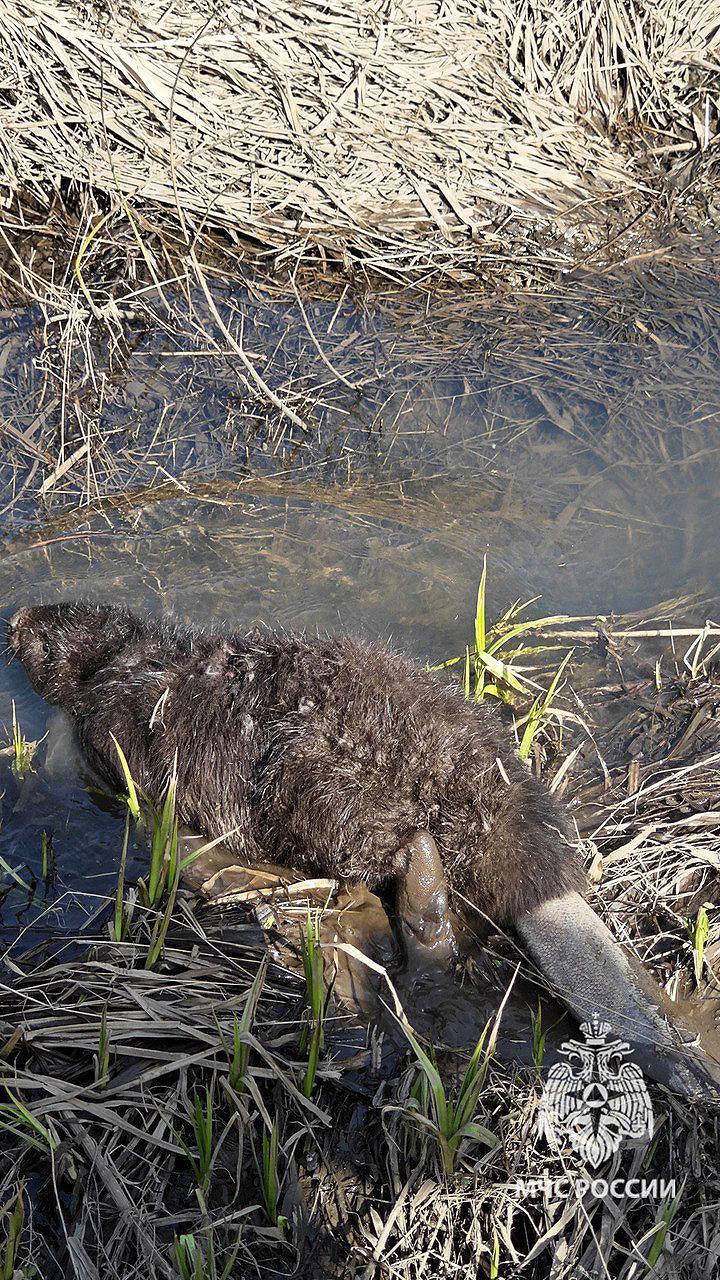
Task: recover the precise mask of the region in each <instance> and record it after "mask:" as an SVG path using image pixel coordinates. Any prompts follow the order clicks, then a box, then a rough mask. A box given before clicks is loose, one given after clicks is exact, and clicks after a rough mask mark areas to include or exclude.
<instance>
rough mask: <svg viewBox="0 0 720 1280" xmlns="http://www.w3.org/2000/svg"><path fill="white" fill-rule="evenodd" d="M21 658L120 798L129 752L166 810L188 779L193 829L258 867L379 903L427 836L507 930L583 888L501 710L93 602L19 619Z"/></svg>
mask: <svg viewBox="0 0 720 1280" xmlns="http://www.w3.org/2000/svg"><path fill="white" fill-rule="evenodd" d="M9 642H10V648H11V650H12V651H13V652H14V653H17V654H18V655H19V656H20V658H21V659H22V662H23V665H24V666H25V668H26V670H27V672H28V674H29V676H30V679H31V681H32V683H33V685H34V687H35V689H36V690H37V691H38V693H40V694H42V695H43V697H45V698H46V699H47V701H48V702H51V703H54V704H56V705H58V706H60V707H62V708H63V709H64V710H65V711H66V712H68V713H69V715H70V716H71V718H72V721H73V723H74V727H75V731H76V733H77V738H78V741H79V744H80V747H81V749H82V751H83V752H84V754H85V756H86V758H87V759H88V761H89V762H90V764H91V765H92V766H93V767H94V769H95V770H96V771H97V772H98V773H99V774H100V775H101V776H102V777H104V778H105V779H106V780H107V781H108V782H109V783H110V784H111V785H113V786H121V785H122V774H121V772H120V768H119V764H118V756H117V752H116V749H115V746H114V744H113V741H112V737H113V736H114V737H115V738H116V739H117V741H118V742H119V743H120V745H121V746H122V749H123V751H124V753H125V755H126V757H127V760H128V763H129V766H130V770H131V772H132V775H133V778H134V779H135V781H136V783H138V784H139V786H141V787H142V788H143V789H144V790H145V792H146V793H147V794H148V795H149V796H150V797H151V798H152V799H154V800H159V799H160V798H161V796H162V794H163V792H164V790H165V787H166V785H167V781H168V778H169V776H170V774H171V772H172V770H173V767H174V762H176V767H177V798H178V799H177V804H178V813H179V816H180V818H181V819H182V821H183V822H185V823H187V825H188V826H191V827H194V828H196V829H197V830H198V831H200V832H202V833H204V834H205V835H207V836H209V837H213V838H214V837H217V836H221V835H225V834H226V833H230V834H228V835H227V843H228V845H229V846H230V847H231V848H232V849H233V850H234V851H236V852H237V853H241V854H242V856H243V858H244V859H245V860H248V861H251V860H253V859H258V858H264V859H272V860H274V861H279V862H283V863H287V864H289V865H291V866H294V867H297V868H298V869H307V870H311V871H313V872H316V873H320V874H326V875H331V876H337V877H339V878H341V879H347V880H362V881H364V882H365V883H366V884H367V885H368V886H369V887H370V888H375V887H376V886H378V885H380V884H381V883H382V882H383V881H388V880H392V879H397V878H399V877H402V876H403V874H404V873H405V872H406V871H407V861H408V856H409V855H408V839H409V837H410V836H411V834H412V832H413V831H417V830H421V831H427V832H429V833H430V834H431V835H432V836H433V837H434V839H435V841H436V844H437V847H438V850H439V852H440V857H441V860H442V863H443V867H444V869H445V873H446V876H447V879H448V882H449V885H450V887H451V888H452V889H453V890H455V891H456V892H457V893H459V894H460V895H462V897H463V898H466V899H467V900H468V901H469V902H470V903H471V904H472V905H473V906H474V907H476V908H478V909H479V910H480V911H482V912H483V913H484V914H485V915H487V916H488V917H490V918H491V919H492V920H494V921H495V922H497V923H499V924H503V923H506V922H508V921H510V920H512V919H513V918H515V917H516V916H517V915H518V914H519V913H521V912H526V911H531V910H532V909H533V908H534V907H535V906H536V905H537V904H539V903H541V902H543V901H544V900H546V899H547V898H551V897H555V896H557V895H558V894H561V893H563V892H565V891H566V890H571V889H575V888H577V887H578V885H579V883H580V875H579V872H578V870H577V867H576V865H575V861H574V856H573V850H572V845H571V843H570V840H569V838H568V826H567V820H566V817H565V815H564V812H563V810H562V809H561V807H560V806H559V805H558V804H557V803H556V802H555V801H554V800H553V798H552V797H551V796H550V795H549V793H548V792H547V791H546V790H545V789H544V787H542V786H541V785H540V783H539V782H538V781H537V780H536V779H534V778H533V777H532V776H530V774H529V773H528V772H527V770H526V769H525V768H524V767H523V765H522V764H521V763H520V762H519V761H518V760H517V759H516V757H515V756H514V754H513V752H512V751H511V750H509V749H508V745H507V741H506V733H505V731H504V730H503V728H502V726H501V723H500V721H499V719H498V717H497V715H496V714H495V712H494V711H493V710H491V709H490V708H489V707H487V706H485V705H483V704H480V705H472V704H470V703H469V702H467V701H466V700H465V699H464V698H463V696H462V693H461V691H460V690H459V689H457V688H451V687H449V686H448V685H447V684H444V683H442V682H441V681H440V680H439V679H438V678H436V677H435V676H434V675H432V674H430V673H428V672H427V671H425V670H423V668H422V667H420V666H419V665H417V664H416V663H414V662H412V661H410V660H409V659H408V658H405V657H401V656H399V655H398V654H396V653H392V652H390V651H389V650H388V649H386V648H383V647H380V646H378V645H372V644H367V643H364V642H363V641H360V640H356V639H351V638H350V637H347V636H341V637H305V636H299V635H288V634H284V633H272V632H268V631H261V630H254V631H252V632H251V633H250V634H248V635H240V634H233V633H227V634H226V633H224V632H214V631H213V632H204V631H194V630H190V629H189V628H187V627H184V626H178V625H175V624H173V623H171V622H167V621H158V620H156V619H154V618H143V617H139V616H137V615H136V614H133V613H131V612H130V611H128V610H126V609H123V608H117V607H114V606H108V605H90V604H83V603H69V604H58V605H47V606H37V607H35V608H32V609H24V610H20V612H19V613H18V614H17V615H16V616H15V618H14V619H13V622H12V623H11V626H10V633H9Z"/></svg>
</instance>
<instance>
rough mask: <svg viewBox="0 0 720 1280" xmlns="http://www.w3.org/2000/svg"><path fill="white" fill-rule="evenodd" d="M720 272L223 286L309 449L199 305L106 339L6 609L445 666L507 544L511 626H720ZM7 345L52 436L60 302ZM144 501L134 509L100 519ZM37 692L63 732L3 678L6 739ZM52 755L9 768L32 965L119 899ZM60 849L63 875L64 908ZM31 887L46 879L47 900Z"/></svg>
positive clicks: (90, 811)
mask: <svg viewBox="0 0 720 1280" xmlns="http://www.w3.org/2000/svg"><path fill="white" fill-rule="evenodd" d="M716 261H717V255H716V253H715V247H714V246H707V245H705V246H699V247H698V246H696V247H695V249H694V250H693V252H692V253H690V252H689V251H687V250H683V251H682V252H680V251H679V250H672V251H668V252H667V253H666V254H664V255H663V254H660V255H659V256H657V257H655V258H651V260H650V261H645V260H642V261H640V262H637V263H635V264H633V265H631V266H630V267H628V268H627V269H625V270H621V271H615V272H613V273H611V274H606V275H604V276H601V277H595V278H593V277H590V276H586V277H581V276H577V275H576V276H574V277H572V278H569V279H568V281H567V283H566V285H565V286H564V288H563V289H562V290H561V291H558V292H557V293H556V294H555V295H553V296H549V297H545V298H539V299H532V298H519V299H517V298H515V299H500V300H495V301H488V300H482V301H481V300H476V301H473V300H472V299H471V298H463V299H459V300H458V299H456V300H453V301H452V302H450V301H442V302H437V303H433V304H432V305H431V304H429V303H428V302H427V300H426V299H424V298H423V297H422V296H421V295H420V294H418V295H416V296H414V297H410V298H403V299H396V300H395V301H394V302H392V303H390V302H388V300H387V299H384V300H381V299H372V298H371V299H365V300H364V301H363V302H362V303H360V302H358V301H356V300H353V298H352V296H351V295H350V293H349V292H346V293H344V294H341V295H339V296H338V297H336V298H330V299H328V298H327V297H314V298H313V297H306V298H305V301H304V303H303V304H302V305H299V304H298V302H297V301H296V300H295V298H294V297H292V298H291V300H290V302H288V301H287V300H279V299H277V298H275V297H270V296H266V295H263V294H261V293H260V292H259V291H256V292H255V293H254V294H253V295H252V296H251V295H250V294H247V293H246V294H244V295H239V296H232V295H231V293H230V292H229V291H226V292H225V293H223V292H222V291H220V292H218V294H217V305H218V307H219V309H220V311H221V314H222V315H223V318H224V322H225V323H226V324H227V325H229V326H230V327H231V328H232V329H233V332H238V330H237V319H238V315H239V314H240V312H242V314H243V316H244V329H243V343H244V348H245V350H246V351H247V352H248V353H250V354H251V355H252V358H253V361H254V362H255V363H256V366H257V368H258V369H259V370H261V372H262V377H263V379H264V380H265V381H266V382H267V383H268V384H269V385H270V386H272V388H273V390H274V391H275V392H276V394H277V395H279V396H280V398H281V399H282V400H284V401H285V402H286V403H288V404H292V406H293V407H294V409H295V410H296V411H297V412H299V413H301V416H303V417H304V419H305V420H306V421H307V423H308V424H309V425H308V427H307V429H306V430H305V431H301V430H300V429H299V428H297V427H296V426H295V425H293V424H292V423H290V422H288V420H287V419H283V417H282V416H281V415H278V413H277V412H275V411H274V410H273V411H272V412H270V414H267V413H266V406H265V405H264V404H263V400H262V396H261V395H260V394H259V392H258V390H257V387H255V386H253V385H251V384H249V383H248V380H247V378H246V377H245V376H244V373H243V367H242V366H241V365H240V364H239V362H238V361H237V359H235V357H234V356H233V355H232V353H230V354H227V343H223V341H222V335H221V334H218V332H217V329H216V327H214V326H213V324H212V322H211V321H210V320H208V317H207V315H205V314H203V312H202V308H201V305H200V303H199V302H198V301H197V300H194V302H193V306H192V308H186V309H185V311H184V313H183V314H184V321H183V323H184V329H183V330H181V331H178V330H177V329H172V330H170V329H169V327H168V325H167V324H166V323H165V322H164V321H163V320H162V317H161V316H160V314H159V313H158V316H157V317H156V320H155V321H152V320H146V321H145V322H143V325H140V324H136V325H135V328H134V330H133V333H132V339H133V340H132V343H131V350H130V351H129V353H128V354H127V357H126V358H125V359H123V360H120V361H118V359H117V357H116V358H115V363H114V365H113V366H112V367H111V366H110V364H109V363H108V357H107V353H106V352H105V351H104V350H103V349H102V348H101V347H100V346H98V350H97V352H96V353H95V355H96V361H97V368H96V377H95V389H93V388H92V387H90V388H88V386H87V385H85V386H84V388H83V389H82V392H81V394H80V396H79V398H78V400H77V409H76V416H75V417H74V416H73V411H72V409H71V408H68V407H67V406H65V407H64V408H63V407H62V406H61V408H58V407H57V406H56V408H55V409H54V410H52V412H53V413H54V414H55V418H56V420H57V430H58V432H62V433H65V455H64V456H65V457H66V458H67V457H69V456H70V455H71V454H72V452H73V450H74V449H75V448H76V446H77V439H78V436H77V434H75V435H73V431H75V432H76V433H77V431H78V430H79V429H80V427H82V428H83V430H85V432H86V435H85V437H82V436H81V437H80V438H87V439H90V441H91V445H92V447H91V449H90V451H89V452H88V453H86V454H85V455H84V456H83V457H82V458H81V459H80V461H79V462H78V464H77V465H76V466H73V467H70V468H68V470H67V471H66V472H65V473H64V474H63V475H62V477H60V478H59V479H58V480H56V481H53V482H52V483H51V484H49V485H47V487H46V491H45V494H44V496H43V499H42V503H40V502H38V500H37V497H33V496H32V495H33V494H35V495H37V489H38V484H39V482H40V480H41V478H42V477H44V478H45V480H47V478H48V477H52V473H53V467H54V463H53V462H51V461H50V460H49V461H43V462H42V465H41V467H40V470H39V472H38V471H37V470H36V472H35V473H34V474H35V478H34V479H33V480H32V482H30V483H28V485H27V488H26V489H25V490H23V484H24V482H25V481H26V480H27V479H28V477H29V476H30V474H31V471H32V465H33V462H34V461H36V455H35V454H33V453H32V450H31V451H29V452H28V451H27V450H26V449H25V447H24V446H23V445H22V444H18V441H17V437H16V436H15V437H10V438H8V437H6V442H7V447H6V452H5V455H4V457H3V459H2V467H1V468H0V481H1V482H2V484H3V485H4V486H5V490H4V495H3V496H2V503H0V505H2V506H7V509H6V510H5V513H4V515H3V521H4V526H3V530H2V536H3V540H2V544H0V599H1V600H2V601H3V603H4V605H5V607H6V612H8V613H9V612H10V611H11V609H12V608H13V607H16V606H17V605H19V604H21V603H26V602H28V601H38V600H43V601H50V600H54V599H59V598H63V597H71V596H77V595H85V596H91V597H93V598H96V599H112V600H118V601H123V602H127V603H131V604H133V605H136V606H138V607H139V606H143V607H147V608H150V609H153V610H157V611H162V612H172V613H174V614H175V615H177V616H178V617H180V618H183V619H186V620H188V621H193V622H196V623H201V624H202V625H210V624H212V623H214V622H220V621H225V620H229V621H231V622H232V623H233V624H234V625H237V626H238V627H243V626H245V625H247V624H249V623H252V622H255V621H258V620H261V621H263V622H266V623H269V624H277V625H281V626H284V627H306V628H311V629H315V628H320V629H323V628H329V629H349V630H361V631H363V632H364V633H365V634H367V635H369V636H371V637H379V638H381V639H388V638H390V639H392V641H393V642H394V643H395V644H396V645H397V646H399V647H401V648H403V649H407V650H409V651H411V652H413V653H415V654H416V655H417V656H418V657H419V658H421V659H422V660H426V659H431V660H436V661H437V660H440V659H442V658H444V657H447V656H450V655H453V654H456V653H460V652H462V651H463V649H464V646H465V643H466V641H467V639H468V636H469V631H470V620H471V616H472V612H473V606H474V596H475V592H476V590H477V582H478V578H479V575H480V572H481V568H482V559H483V555H484V554H485V553H486V552H487V554H488V557H489V568H490V587H489V607H490V612H491V613H492V612H495V611H497V610H498V609H501V608H505V607H506V606H507V605H508V603H510V602H511V601H512V600H514V599H516V598H521V599H523V600H525V599H530V598H532V597H535V596H538V595H541V596H542V600H541V601H538V602H537V603H536V604H535V605H534V606H533V608H534V609H535V610H537V611H539V612H541V613H555V612H569V613H572V614H574V615H575V614H578V615H585V614H588V615H590V614H592V615H595V614H602V615H607V614H610V613H612V612H613V611H626V610H632V611H646V612H647V613H648V614H649V615H650V614H653V613H655V612H657V613H658V615H659V616H662V614H663V610H662V609H661V608H660V609H657V606H658V605H659V604H660V602H662V601H674V600H676V599H677V598H679V597H680V598H683V599H687V598H689V597H696V598H697V599H696V601H695V602H693V601H689V602H688V603H687V604H685V605H684V606H681V609H680V612H681V614H683V615H684V616H685V617H687V618H688V620H690V621H700V622H702V621H703V620H704V618H705V617H706V616H712V615H713V611H715V610H716V607H717V605H716V602H717V599H718V595H720V570H719V569H718V561H717V554H716V548H717V546H718V541H719V535H720V504H719V503H718V501H717V499H718V494H719V492H720V435H719V433H718V427H719V426H720V352H719V346H718V335H719V334H720V303H718V301H717V297H718V292H717V270H716V266H715V263H716ZM3 334H4V336H3V338H2V341H1V342H0V363H1V364H2V369H3V382H2V388H1V389H0V399H1V400H2V406H1V407H2V410H3V412H4V416H5V420H6V422H10V423H11V424H12V425H13V426H14V427H15V428H16V430H20V431H25V432H26V433H30V434H31V431H32V425H33V423H37V417H38V413H39V412H41V407H42V404H43V403H47V402H48V401H51V400H52V394H51V393H52V380H50V381H49V382H48V381H47V380H46V379H47V370H48V367H50V366H51V365H52V354H53V353H52V343H53V342H54V341H55V339H54V337H53V335H52V333H48V332H45V333H43V329H42V324H41V317H40V316H39V315H38V314H37V313H36V312H35V311H33V310H32V309H29V310H26V311H18V310H15V311H13V310H7V311H6V312H5V314H4V329H3ZM208 335H209V336H208ZM223 346H224V348H225V354H223V353H222V352H220V353H219V352H218V348H222V347H223ZM318 347H320V348H321V349H322V352H323V357H321V356H320V354H319V352H318ZM208 351H210V352H211V354H207V352H208ZM203 353H205V354H203ZM328 363H329V364H330V365H331V366H332V368H333V369H334V370H335V371H339V372H340V373H341V374H342V377H343V378H344V379H345V380H344V381H338V380H337V379H335V378H334V376H333V373H332V372H331V369H330V368H329V367H328ZM98 370H99V372H98ZM101 374H104V375H105V376H104V377H103V376H100V375H101ZM48 388H49V389H48ZM98 388H99V390H98ZM43 395H44V396H45V400H44V401H43V400H42V396H43ZM58 414H62V416H61V417H58V416H57V415H58ZM100 426H102V427H103V430H106V431H111V432H112V433H113V434H110V435H108V436H106V437H104V438H101V435H100ZM90 427H92V431H94V432H95V435H93V433H92V431H90ZM88 432H89V434H88ZM57 438H58V439H59V438H60V437H59V436H58V437H57ZM32 439H33V440H34V441H35V444H36V445H37V443H38V439H39V437H37V435H32ZM46 439H47V438H46V437H43V441H46ZM44 447H45V444H43V448H44ZM36 452H37V450H36ZM54 459H55V461H56V460H57V455H54ZM153 484H154V485H160V486H161V487H157V488H155V489H153V488H152V487H150V486H151V485H153ZM123 490H125V491H126V492H127V491H128V490H130V491H131V496H130V497H126V500H125V501H124V502H122V503H119V504H114V505H109V504H108V503H105V504H104V505H103V503H102V502H101V501H100V499H101V498H103V497H105V496H106V495H107V494H108V493H110V494H112V493H115V494H120V493H122V491H123ZM666 612H667V611H666ZM677 616H678V614H677V611H676V612H675V617H676V619H677ZM715 616H717V615H715ZM13 702H14V704H15V708H16V714H17V717H18V721H19V723H20V725H21V727H22V730H23V732H24V733H25V734H26V735H27V736H28V737H29V738H31V739H42V738H43V735H44V734H45V733H46V731H47V728H48V711H47V708H46V707H45V706H44V704H43V703H42V701H41V700H40V699H39V698H37V697H36V696H35V695H34V694H33V693H32V691H31V690H30V689H29V687H28V684H27V681H26V680H25V678H24V675H23V672H22V670H21V669H20V667H19V666H18V665H17V664H15V665H13V666H9V667H3V668H2V669H0V727H4V740H5V741H8V739H9V731H10V726H11V722H12V704H13ZM51 742H53V743H54V748H53V750H52V751H51V753H50V754H51V760H50V767H48V763H47V759H46V755H47V751H48V740H46V741H45V742H44V743H42V744H41V746H40V747H39V749H38V754H37V757H36V772H35V773H32V774H30V775H29V776H28V778H27V779H26V780H25V782H24V783H22V784H18V782H17V780H16V778H15V777H14V776H13V775H12V773H11V770H10V762H9V757H8V756H5V757H2V758H0V770H1V776H2V781H1V782H0V789H1V790H2V792H3V796H2V826H1V828H0V856H1V857H2V858H3V860H4V863H5V864H6V865H5V866H4V867H3V866H2V865H0V891H1V892H5V891H6V892H5V899H4V903H3V907H2V913H3V916H2V918H3V928H4V932H5V938H6V942H7V943H8V944H13V945H14V946H16V947H17V946H24V945H26V944H28V943H35V942H37V941H38V940H39V939H40V938H41V937H43V936H44V935H45V933H46V932H47V931H51V932H52V931H55V930H56V929H61V930H62V929H70V930H71V931H77V930H78V929H79V928H81V927H83V926H84V925H86V924H87V921H88V919H90V918H91V917H92V915H93V912H94V911H95V910H96V908H97V906H98V903H99V902H100V901H101V900H102V896H103V895H104V894H105V893H107V892H108V891H109V890H111V889H112V887H113V886H114V883H115V875H116V868H117V860H118V855H119V848H120V837H121V830H120V826H119V823H118V819H117V817H116V816H114V815H113V814H111V813H108V812H105V811H103V810H102V809H100V808H98V806H97V805H96V804H95V802H94V800H93V799H91V798H90V796H89V795H88V793H87V792H86V791H85V790H84V789H83V787H82V785H81V784H80V781H79V778H78V772H77V768H76V765H75V764H74V762H73V761H72V759H71V758H70V756H69V753H68V751H67V749H66V747H65V746H64V744H63V740H62V738H60V739H59V740H58V739H57V737H56V736H55V731H53V737H52V739H51ZM43 831H45V832H47V833H48V834H51V835H52V842H53V853H54V857H55V860H56V865H57V883H56V884H55V885H54V886H52V887H49V888H48V889H47V891H45V889H44V888H43V886H42V883H41V847H42V833H43ZM133 858H134V861H133V865H132V867H131V868H130V871H131V874H132V873H133V872H137V871H138V870H139V869H140V867H141V865H142V854H141V853H140V852H139V851H135V852H134V854H133ZM8 868H13V869H14V870H15V872H16V874H17V875H18V876H20V877H21V879H22V880H24V881H25V882H26V884H32V881H33V878H34V880H35V881H37V888H36V891H35V893H34V895H33V894H32V893H28V890H27V889H26V888H24V887H22V886H21V885H20V884H18V883H17V881H16V880H13V877H12V875H11V873H10V872H9V870H8Z"/></svg>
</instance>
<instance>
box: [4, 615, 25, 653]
mask: <svg viewBox="0 0 720 1280" xmlns="http://www.w3.org/2000/svg"><path fill="white" fill-rule="evenodd" d="M29 617H30V610H29V609H28V608H23V609H17V610H16V611H15V613H14V614H13V616H12V618H11V619H10V621H9V622H8V629H7V634H8V645H9V646H10V649H11V651H12V652H13V653H18V651H19V649H20V637H21V632H22V629H23V627H24V626H25V624H26V623H27V621H28V619H29Z"/></svg>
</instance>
